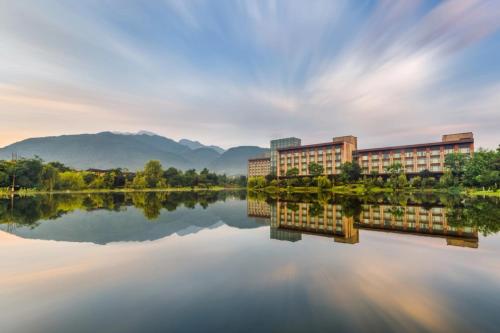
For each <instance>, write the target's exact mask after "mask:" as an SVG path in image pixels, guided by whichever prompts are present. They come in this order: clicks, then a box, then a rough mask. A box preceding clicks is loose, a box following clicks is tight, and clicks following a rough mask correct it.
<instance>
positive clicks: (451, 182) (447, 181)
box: [439, 170, 456, 188]
mask: <svg viewBox="0 0 500 333" xmlns="http://www.w3.org/2000/svg"><path fill="white" fill-rule="evenodd" d="M455 185H456V179H455V177H453V173H452V172H451V170H446V171H445V172H444V173H443V175H442V176H441V178H440V179H439V186H440V187H442V188H449V187H454V186H455Z"/></svg>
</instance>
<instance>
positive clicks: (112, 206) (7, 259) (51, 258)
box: [0, 192, 500, 333]
mask: <svg viewBox="0 0 500 333" xmlns="http://www.w3.org/2000/svg"><path fill="white" fill-rule="evenodd" d="M245 195H246V194H245V193H227V192H221V193H134V194H115V195H109V194H106V195H101V194H100V195H60V196H52V197H49V196H40V197H33V198H16V199H15V200H14V201H13V202H11V201H10V200H5V201H1V200H0V209H1V213H0V221H1V222H2V224H0V228H2V229H4V230H5V229H7V228H11V233H12V234H14V235H11V234H7V233H5V232H0V253H3V254H4V255H3V256H2V261H1V262H2V265H0V283H1V284H2V286H3V287H2V288H0V308H1V309H2V311H0V313H1V315H0V322H1V324H0V332H120V333H121V332H137V331H148V332H149V331H154V332H198V331H203V332H221V331H230V332H233V331H237V332H256V331H258V332H326V331H330V330H332V329H337V330H339V331H342V332H364V331H366V332H373V331H375V332H407V331H410V332H497V331H498V327H499V325H500V320H499V318H498V315H497V312H498V307H499V305H500V293H498V290H500V261H499V260H498V253H500V242H499V239H500V235H496V236H493V237H482V234H486V235H490V234H492V233H494V232H496V231H498V228H499V224H500V221H499V219H498V208H499V207H500V205H499V202H498V200H497V201H495V200H479V199H477V200H471V199H465V200H464V199H463V198H456V197H444V196H443V197H441V198H440V197H432V196H425V197H418V196H415V197H413V196H386V197H383V196H375V197H341V196H324V195H321V196H314V195H303V196H301V195H284V196H278V197H276V196H275V197H269V196H262V195H257V196H255V195H253V194H251V195H250V198H249V200H248V201H245V200H241V199H244V198H245ZM437 208H439V209H437ZM423 216H426V217H423ZM297 220H298V221H297ZM417 221H418V225H417ZM424 225H425V226H426V227H424ZM375 226H376V228H375ZM431 226H432V227H431ZM435 226H436V227H435ZM438 226H439V227H438ZM367 228H370V229H372V230H383V231H387V230H388V231H390V232H368V231H365V230H363V229H367ZM467 228H470V229H467ZM396 229H401V230H396ZM445 229H446V233H445ZM424 230H425V232H424ZM495 230H496V231H495ZM394 231H397V232H394ZM401 233H412V234H413V233H417V234H419V235H423V237H413V236H408V237H406V236H404V235H403V236H402V235H401ZM450 233H461V234H459V235H455V234H450ZM467 233H470V235H471V236H470V235H468V234H467ZM435 234H443V235H442V236H441V235H439V237H445V238H446V239H449V238H451V239H461V240H467V241H469V239H470V237H472V238H474V235H476V236H479V238H480V242H481V246H480V247H479V248H478V249H474V250H471V249H469V248H462V247H456V246H454V247H446V248H445V247H444V246H443V245H444V241H443V239H436V238H435V237H429V236H433V235H435ZM309 235H313V236H309ZM269 236H271V238H273V239H272V240H270V239H269ZM469 236H470V237H469ZM467 237H469V238H467ZM38 239H41V240H38ZM46 239H50V240H62V241H64V242H59V241H45V240H46ZM276 239H280V240H288V241H290V242H285V241H276ZM127 240H129V241H132V242H123V241H127ZM146 240H154V241H146ZM68 241H71V243H69V242H68ZM115 241H120V242H119V243H112V244H109V243H110V242H115ZM297 241H298V242H297ZM81 242H84V243H81ZM292 242H293V243H292ZM93 243H96V244H108V245H106V246H101V245H96V244H93ZM443 248H445V249H446V250H443ZM410 261H411V262H410ZM277 309H278V310H277ZM24 318H29V319H30V320H24ZM193 318H196V320H193Z"/></svg>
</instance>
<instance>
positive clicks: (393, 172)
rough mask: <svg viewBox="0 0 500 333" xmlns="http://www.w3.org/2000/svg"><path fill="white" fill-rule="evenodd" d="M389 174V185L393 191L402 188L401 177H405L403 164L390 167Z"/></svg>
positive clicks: (388, 168)
mask: <svg viewBox="0 0 500 333" xmlns="http://www.w3.org/2000/svg"><path fill="white" fill-rule="evenodd" d="M387 172H388V173H389V184H390V185H391V187H392V188H393V189H397V188H402V184H400V181H402V178H400V177H399V176H401V175H403V166H402V165H401V163H394V164H392V165H389V166H388V167H387ZM405 180H406V176H405ZM403 182H404V181H403Z"/></svg>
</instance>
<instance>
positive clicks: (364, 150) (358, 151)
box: [354, 139, 474, 154]
mask: <svg viewBox="0 0 500 333" xmlns="http://www.w3.org/2000/svg"><path fill="white" fill-rule="evenodd" d="M460 143H474V139H462V140H456V141H439V142H430V143H418V144H413V145H404V146H390V147H382V148H368V149H358V150H356V151H355V152H354V153H355V154H358V153H369V152H374V151H383V150H395V149H408V148H427V147H435V146H447V145H455V144H460Z"/></svg>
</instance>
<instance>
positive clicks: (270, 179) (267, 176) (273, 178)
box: [266, 172, 277, 183]
mask: <svg viewBox="0 0 500 333" xmlns="http://www.w3.org/2000/svg"><path fill="white" fill-rule="evenodd" d="M276 178H277V177H276V173H274V172H271V173H270V174H268V175H266V181H267V182H268V183H269V182H271V181H272V180H275V179H276Z"/></svg>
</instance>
